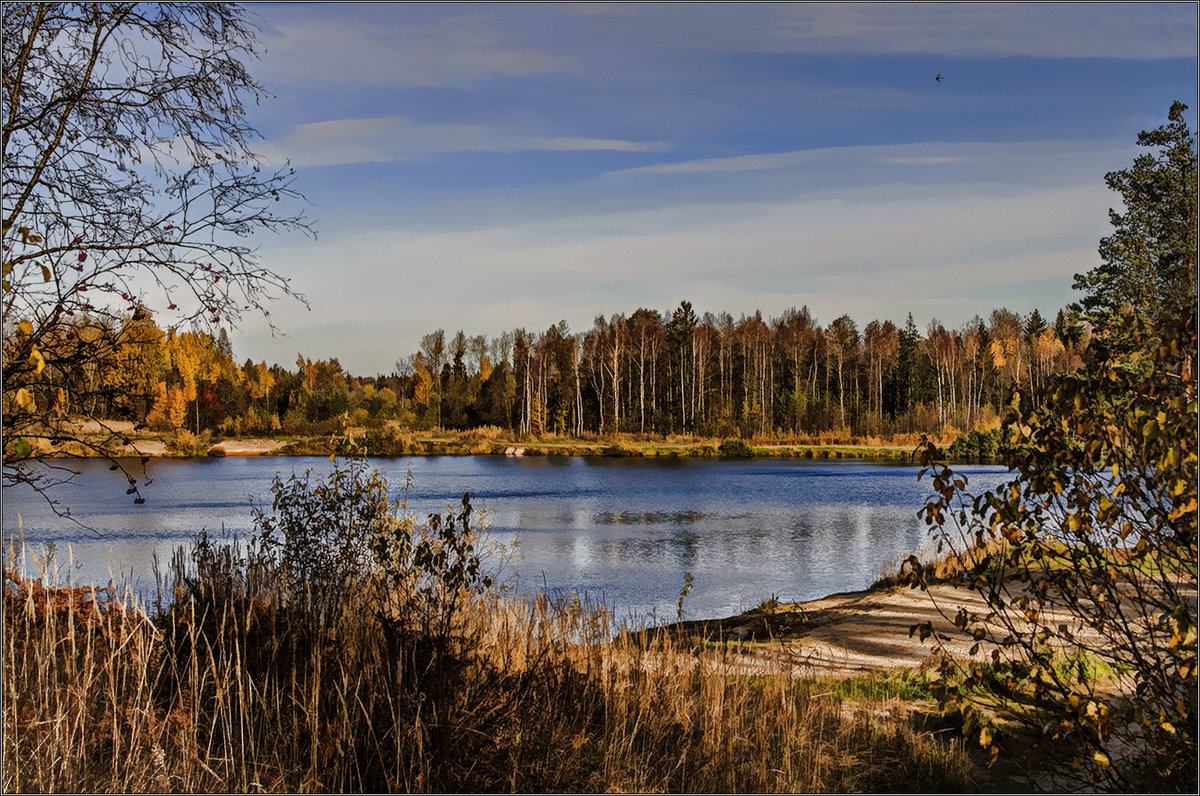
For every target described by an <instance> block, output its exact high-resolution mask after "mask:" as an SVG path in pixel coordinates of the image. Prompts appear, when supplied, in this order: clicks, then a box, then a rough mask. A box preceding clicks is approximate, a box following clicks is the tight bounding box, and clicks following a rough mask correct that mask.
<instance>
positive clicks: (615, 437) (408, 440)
mask: <svg viewBox="0 0 1200 796" xmlns="http://www.w3.org/2000/svg"><path fill="white" fill-rule="evenodd" d="M73 433H74V434H75V435H76V436H77V437H79V438H81V439H83V440H85V441H86V443H87V444H80V443H78V442H75V443H67V444H65V445H62V446H57V447H54V446H50V445H49V444H48V443H45V442H44V441H39V446H38V449H39V452H41V453H44V454H45V455H47V456H50V457H52V456H55V455H58V456H70V457H89V456H97V455H104V454H105V453H107V454H111V455H117V456H121V455H148V456H152V457H157V456H203V455H206V454H207V455H212V456H221V455H285V456H286V455H293V456H300V455H321V456H328V455H330V454H332V453H335V452H345V451H346V450H347V443H349V444H350V445H351V446H352V448H353V450H355V451H357V452H359V453H362V454H365V455H368V456H460V455H473V456H504V455H509V456H514V455H515V456H629V457H675V458H680V457H683V458H706V459H720V458H748V457H764V458H791V459H813V460H830V459H834V460H837V459H868V460H881V461H913V452H914V450H915V449H916V447H917V445H918V444H919V443H920V441H921V435H919V434H908V435H900V436H895V437H890V438H878V437H861V438H860V437H853V436H850V435H848V434H841V435H839V434H825V435H812V436H807V435H801V436H796V435H792V436H789V437H778V438H776V437H761V438H753V439H749V440H742V439H725V438H718V437H701V436H692V435H638V434H606V435H589V436H585V437H582V438H570V437H558V436H554V435H545V436H530V435H524V436H521V435H515V434H513V433H511V432H509V431H506V430H503V429H499V428H496V427H494V426H490V427H485V428H478V429H470V430H466V431H450V430H414V429H408V428H403V427H400V426H398V425H396V424H388V425H384V426H381V427H376V428H348V429H343V430H341V431H338V432H337V433H330V434H321V435H290V436H289V435H278V436H274V437H269V438H260V437H243V438H237V437H223V436H220V435H214V434H212V433H211V432H207V431H206V432H203V433H201V434H199V435H196V434H193V433H191V432H190V431H187V430H182V431H180V432H178V433H174V434H159V433H150V432H148V431H146V430H144V429H136V428H135V427H134V425H133V424H132V423H127V422H121V421H113V422H112V423H110V424H108V427H106V428H101V427H100V426H99V425H98V424H95V423H93V424H91V425H90V426H89V427H86V428H84V427H80V428H75V429H73ZM950 441H951V439H950V438H948V439H946V440H936V442H937V443H938V444H939V445H943V446H945V445H948V444H949V442H950Z"/></svg>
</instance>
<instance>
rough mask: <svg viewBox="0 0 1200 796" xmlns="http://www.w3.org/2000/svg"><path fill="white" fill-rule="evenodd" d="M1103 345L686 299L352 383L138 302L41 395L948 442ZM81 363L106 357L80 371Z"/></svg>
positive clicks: (1072, 327) (990, 325) (519, 334)
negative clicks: (185, 327)
mask: <svg viewBox="0 0 1200 796" xmlns="http://www.w3.org/2000/svg"><path fill="white" fill-rule="evenodd" d="M1089 339H1090V327H1089V326H1088V325H1087V324H1086V323H1085V322H1084V321H1082V320H1081V318H1080V316H1079V314H1078V313H1077V312H1075V311H1074V310H1072V309H1071V308H1066V309H1064V310H1060V311H1059V312H1058V313H1057V316H1056V317H1055V318H1054V319H1053V321H1052V322H1048V321H1047V320H1046V319H1045V318H1043V316H1042V315H1041V314H1040V312H1038V311H1037V310H1035V311H1034V312H1032V313H1031V314H1029V315H1028V316H1025V317H1022V316H1021V315H1019V314H1017V313H1014V312H1012V311H1010V310H1008V309H997V310H994V311H993V312H992V313H991V314H990V317H989V318H987V319H986V320H984V319H981V318H979V317H976V318H974V319H973V320H971V321H970V322H968V323H966V324H964V325H962V326H961V327H959V328H956V329H947V328H946V327H945V326H943V325H942V324H941V323H940V322H938V321H937V320H934V321H931V322H930V323H929V324H928V326H927V327H926V328H925V329H924V330H922V329H920V328H919V327H918V326H917V325H916V324H915V323H914V321H913V318H912V316H911V314H910V315H909V316H908V318H907V321H906V322H905V323H904V324H903V325H899V326H898V325H896V324H895V323H893V322H892V321H890V320H889V321H878V320H872V321H871V322H869V323H867V324H866V325H865V326H862V327H861V328H860V327H859V325H858V324H856V323H855V321H854V320H853V319H851V318H850V317H849V316H847V315H843V316H841V317H839V318H836V319H834V320H833V321H832V322H830V323H828V324H826V325H822V324H821V323H819V322H818V320H817V319H816V318H814V317H813V316H812V314H811V313H810V312H809V310H808V308H807V307H804V308H801V309H800V310H795V309H791V310H788V311H786V312H784V313H783V314H782V315H780V316H779V317H775V318H770V319H766V318H764V317H763V316H762V314H761V313H755V314H754V315H752V316H742V317H741V318H740V319H738V320H736V321H735V320H734V318H733V317H732V316H731V315H730V314H728V313H720V314H713V313H704V314H703V315H699V314H697V312H696V311H695V310H694V309H693V307H692V305H691V304H690V303H689V302H687V301H683V302H681V303H680V305H679V307H678V308H676V309H675V310H673V311H670V312H667V313H660V312H658V311H655V310H648V309H638V310H637V311H635V312H633V313H632V314H630V315H628V316H626V315H621V314H617V315H613V316H611V317H609V318H605V317H604V316H597V317H596V319H595V322H594V324H593V326H592V328H590V329H588V330H586V331H584V332H581V333H573V332H572V331H571V330H570V329H569V328H568V325H567V323H566V322H565V321H562V322H559V323H558V324H556V325H554V326H551V327H550V328H548V329H546V330H545V331H543V332H540V333H539V332H530V331H527V330H525V329H514V330H512V331H508V332H505V333H503V334H501V335H499V336H498V337H493V338H490V339H489V338H488V337H487V336H484V335H475V336H471V335H469V334H466V333H465V332H463V331H457V332H455V333H453V334H448V333H446V332H445V331H444V330H441V329H439V330H437V331H434V332H432V333H430V334H427V335H425V336H424V337H423V338H422V340H421V342H420V348H419V350H418V351H416V352H413V353H411V354H410V355H407V356H403V357H401V358H400V359H399V360H398V361H397V363H396V368H395V370H394V372H392V373H391V374H387V375H384V374H376V375H355V374H349V373H347V372H345V371H344V370H343V368H342V366H341V365H340V364H339V362H338V360H337V359H336V358H331V359H328V360H313V359H310V358H308V357H305V356H304V355H303V354H300V355H299V356H298V357H297V359H296V362H295V366H294V368H291V369H289V368H287V367H284V366H281V365H278V364H272V365H268V364H267V363H265V362H259V363H255V362H253V361H250V360H246V361H244V362H242V363H240V364H239V362H238V358H237V356H236V354H235V352H234V350H233V348H232V346H231V343H230V341H229V337H228V334H227V333H226V331H225V330H224V329H221V330H219V331H218V333H217V335H216V336H215V337H214V336H213V335H211V334H208V333H205V332H177V331H174V330H169V331H164V330H163V329H161V328H159V327H158V326H157V325H156V324H155V323H154V320H153V318H152V316H151V315H150V314H149V313H148V312H146V311H134V312H133V313H131V314H129V315H127V316H126V317H125V318H124V320H123V321H121V322H119V323H112V322H109V323H102V322H96V321H92V320H89V319H86V318H84V319H80V320H77V321H75V322H74V323H72V324H69V325H65V326H63V327H62V331H61V333H60V334H59V335H58V336H57V339H55V340H53V341H50V340H47V341H46V342H47V344H46V345H44V346H43V348H42V352H43V356H44V357H45V361H46V366H47V367H46V372H45V373H44V376H47V377H48V378H44V379H43V380H42V381H41V383H40V384H39V386H38V389H39V390H41V391H42V392H43V393H44V395H42V396H39V401H38V403H39V405H41V406H46V407H50V411H51V413H52V414H53V415H57V416H59V417H66V416H70V415H75V414H77V413H86V414H88V415H90V416H93V417H107V418H111V419H114V420H127V421H134V422H136V423H138V424H139V426H147V427H149V428H150V429H153V430H155V431H159V432H166V433H171V432H175V433H179V432H187V433H190V434H202V433H204V432H206V431H207V432H211V433H213V434H217V435H227V436H239V435H273V434H284V435H306V434H308V435H314V434H327V433H331V432H334V431H337V430H338V429H339V428H340V429H345V428H348V427H361V428H380V427H384V426H389V427H392V428H407V429H430V428H446V429H469V428H475V427H479V426H494V427H497V428H500V429H505V430H508V431H510V432H512V433H514V434H519V435H523V436H534V437H537V436H545V435H555V436H570V437H581V436H584V435H589V434H596V433H599V434H611V433H614V432H620V433H633V434H696V435H705V436H717V437H720V436H724V437H743V438H760V439H772V438H780V439H782V438H793V437H796V436H797V435H813V434H828V433H835V434H840V435H841V436H843V437H845V436H851V437H858V438H868V437H874V438H880V439H885V438H888V437H891V436H893V435H896V434H911V433H937V434H939V435H941V436H943V437H945V436H947V435H950V436H952V435H953V434H954V433H955V432H963V431H969V430H971V429H974V428H980V427H982V428H990V427H995V426H996V425H997V424H998V417H999V416H1001V415H1002V414H1003V407H1002V406H1001V402H1002V401H1003V400H1004V396H1006V395H1007V394H1008V392H1009V390H1010V389H1011V388H1012V387H1017V388H1019V389H1021V390H1026V391H1031V390H1032V391H1036V389H1037V388H1038V386H1039V385H1040V384H1042V383H1043V381H1044V380H1045V379H1046V378H1047V377H1049V376H1051V375H1053V374H1056V373H1061V372H1064V371H1069V370H1073V369H1076V368H1077V367H1079V366H1080V365H1081V364H1082V362H1083V359H1084V358H1085V357H1086V356H1087V354H1088V344H1089ZM80 349H88V352H87V353H88V356H86V357H81V356H80V354H81V350H80ZM79 361H88V362H89V363H95V366H94V367H90V368H88V369H84V370H80V369H79V368H77V367H71V364H72V363H77V362H79ZM60 363H61V366H60ZM68 396H71V398H68ZM72 401H73V402H75V403H77V404H79V403H81V402H86V405H74V406H72V405H67V404H68V403H70V402H72Z"/></svg>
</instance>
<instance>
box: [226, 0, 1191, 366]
mask: <svg viewBox="0 0 1200 796" xmlns="http://www.w3.org/2000/svg"><path fill="white" fill-rule="evenodd" d="M251 8H252V10H253V11H254V12H255V13H256V14H258V15H259V17H260V19H259V20H258V21H259V24H260V25H261V27H262V36H261V43H262V44H263V46H264V48H265V52H264V53H263V55H262V59H261V60H260V61H259V62H257V63H255V64H253V65H252V69H253V72H254V74H255V76H256V77H257V78H258V79H259V80H260V81H261V82H262V83H263V84H264V85H265V86H266V88H267V89H268V90H270V91H272V92H273V93H274V94H275V95H276V96H275V99H273V100H270V101H267V102H264V103H263V104H262V105H261V106H259V107H256V108H254V109H253V110H252V111H251V115H250V120H251V122H252V123H253V124H254V125H255V126H256V127H257V128H258V129H259V130H260V131H261V132H262V134H263V136H264V140H263V141H262V142H261V144H260V146H259V147H258V149H259V151H260V152H261V153H262V154H263V155H264V156H265V157H266V158H268V159H269V160H270V161H272V162H283V161H284V160H289V161H290V162H291V163H292V164H293V165H294V166H295V167H296V170H297V174H298V181H297V187H298V188H299V189H300V190H301V191H302V192H303V193H304V194H305V195H306V196H307V198H308V200H309V202H310V204H311V206H310V207H309V208H308V213H309V215H310V216H311V217H312V218H313V220H314V222H315V226H316V228H317V231H318V239H317V240H316V241H312V240H311V239H308V238H304V237H301V236H283V237H280V236H271V235H266V236H261V237H259V238H258V239H257V240H256V241H255V243H256V244H258V245H260V247H261V248H260V254H261V257H262V259H263V261H264V263H265V264H266V265H267V266H268V267H270V268H272V269H273V270H276V271H279V272H280V273H283V274H286V275H288V276H289V277H291V278H292V280H293V286H294V287H295V288H296V289H297V290H299V291H300V292H302V293H305V294H306V295H307V296H308V298H309V301H310V304H311V309H310V310H305V309H304V307H303V306H302V305H300V304H298V303H294V302H280V303H278V304H276V305H274V306H273V307H272V317H273V319H274V320H275V322H276V324H277V325H278V326H279V327H280V328H281V329H282V331H283V332H284V333H285V334H286V335H287V336H286V337H272V336H271V335H270V333H269V332H268V330H267V328H266V325H265V323H261V322H256V321H254V320H250V321H247V322H244V323H243V325H242V327H241V328H240V329H239V330H238V331H237V332H236V333H235V334H234V336H233V342H234V347H235V352H236V353H237V355H238V356H239V357H252V358H254V359H255V360H261V359H266V360H267V361H269V362H281V363H283V364H287V365H291V364H292V363H294V361H295V357H296V353H297V352H302V353H303V354H304V355H305V356H309V357H312V358H327V357H338V358H339V360H340V361H341V363H342V365H343V366H344V367H346V369H347V370H349V371H350V372H352V373H355V374H358V375H374V374H376V373H381V372H382V373H387V372H390V371H391V370H392V368H393V363H395V361H396V360H397V359H399V358H401V357H403V356H406V355H408V354H410V353H412V352H413V351H415V350H417V347H418V344H419V340H420V337H421V336H422V335H423V334H426V333H428V332H430V331H433V330H434V329H438V328H443V329H446V330H447V332H449V333H453V332H454V331H456V330H458V329H463V330H464V331H466V332H467V333H468V334H486V335H488V336H494V335H497V334H499V333H500V332H502V331H504V330H506V329H512V328H514V327H518V326H521V327H525V328H527V329H529V330H531V331H542V330H544V329H546V328H547V327H548V326H550V325H551V324H553V323H556V322H557V321H558V320H560V319H565V320H567V322H568V323H569V324H570V326H571V328H572V330H574V331H583V330H585V329H587V328H588V327H590V326H591V324H592V320H593V318H594V317H595V316H596V315H597V314H600V313H603V314H605V315H611V314H613V313H618V312H621V313H626V314H629V313H632V312H633V311H634V310H636V309H637V308H638V307H641V306H645V307H650V308H655V309H659V310H663V311H666V310H669V309H672V308H674V307H675V306H677V305H678V304H679V301H680V300H681V299H688V300H690V301H691V302H692V303H693V304H694V305H695V307H696V309H697V311H699V312H700V313H703V312H705V311H712V312H721V311H727V312H730V313H732V314H733V315H734V318H735V319H736V318H737V317H738V316H739V315H741V314H742V313H748V314H749V313H753V312H754V311H755V310H761V311H762V312H763V313H764V315H767V316H774V315H778V314H779V313H781V312H782V311H784V310H786V309H787V308H789V307H792V306H796V307H799V306H801V305H807V306H808V307H809V308H810V310H811V311H812V312H813V314H814V315H815V316H816V318H817V320H818V322H820V323H828V322H830V321H832V320H833V319H834V318H835V317H837V316H838V315H841V314H842V313H848V314H849V315H850V316H851V317H852V318H854V319H855V320H856V321H857V322H858V323H859V325H860V327H861V326H862V325H865V324H866V323H867V322H868V321H870V320H872V319H876V318H878V319H881V320H882V319H891V320H893V321H896V322H903V320H904V318H905V317H906V315H907V314H908V313H909V312H912V313H913V316H914V319H915V320H916V322H917V324H918V325H919V326H920V327H922V328H924V327H925V325H926V324H927V323H928V322H929V320H930V319H932V318H938V319H940V320H941V321H942V322H943V323H945V324H946V325H948V326H958V325H960V324H962V323H964V322H965V321H967V320H969V319H970V318H971V317H972V316H974V315H975V314H980V315H983V316H985V317H986V315H987V314H988V313H989V312H990V311H991V310H992V309H993V308H995V307H998V306H1007V307H1009V308H1010V309H1013V310H1016V311H1019V312H1022V313H1027V312H1029V311H1031V310H1032V309H1034V308H1035V307H1037V308H1039V309H1040V310H1041V311H1042V312H1043V314H1050V315H1053V313H1054V312H1055V311H1057V309H1058V308H1060V307H1061V306H1063V305H1064V304H1066V303H1068V302H1069V301H1072V300H1074V299H1075V298H1077V295H1076V294H1075V293H1074V291H1072V290H1071V287H1070V285H1071V281H1072V275H1073V274H1075V273H1077V272H1080V271H1084V270H1087V269H1089V268H1091V267H1093V266H1094V265H1096V264H1097V262H1098V260H1097V255H1096V246H1097V243H1098V242H1099V239H1100V238H1101V237H1102V236H1104V235H1105V234H1107V232H1108V230H1109V225H1108V216H1107V211H1108V208H1109V207H1112V206H1114V205H1116V204H1117V202H1118V197H1117V196H1116V194H1113V193H1112V192H1110V191H1109V190H1108V189H1107V188H1106V187H1105V185H1104V174H1105V172H1107V171H1110V170H1113V169H1118V168H1123V167H1125V166H1127V165H1128V164H1129V163H1131V162H1132V159H1133V157H1134V156H1135V155H1136V154H1137V153H1138V147H1137V146H1136V145H1135V141H1136V137H1137V133H1138V131H1140V130H1143V129H1148V128H1152V127H1156V126H1158V125H1159V124H1161V123H1163V122H1164V121H1165V118H1166V111H1167V108H1168V107H1169V106H1170V104H1171V102H1172V101H1173V100H1175V99H1180V100H1182V101H1184V102H1186V103H1187V104H1188V105H1189V106H1191V110H1190V111H1189V114H1190V117H1191V120H1190V126H1191V127H1192V129H1195V128H1196V121H1195V120H1196V113H1195V109H1196V106H1197V101H1196V94H1197V27H1196V20H1197V5H1196V4H1195V3H1161V4H1155V3H1136V4H1135V3H1129V4H1123V3H1049V4H1024V3H1022V4H981V3H963V4H936V3H934V4H893V3H888V4H853V3H832V4H795V5H789V4H775V3H771V4H761V5H759V4H746V3H734V4H696V5H691V4H633V5H615V4H579V3H576V4H568V5H563V6H558V5H553V4H546V5H543V4H528V3H521V4H482V5H477V4H441V3H439V4H389V3H375V4H367V3H363V4H357V3H336V4H321V3H311V4H288V3H279V4H274V3H272V4H258V5H252V6H251ZM939 73H940V74H942V75H943V80H942V82H940V83H939V82H936V81H935V79H934V77H935V75H937V74H939Z"/></svg>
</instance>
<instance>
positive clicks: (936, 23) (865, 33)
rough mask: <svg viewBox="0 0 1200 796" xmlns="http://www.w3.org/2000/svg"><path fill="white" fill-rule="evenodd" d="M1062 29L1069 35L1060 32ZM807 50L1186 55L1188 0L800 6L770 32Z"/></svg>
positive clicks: (1192, 49) (1192, 42)
mask: <svg viewBox="0 0 1200 796" xmlns="http://www.w3.org/2000/svg"><path fill="white" fill-rule="evenodd" d="M1065 29H1069V30H1070V31H1071V35H1070V36H1066V37H1064V36H1063V35H1062V33H1063V31H1064V30H1065ZM775 35H776V37H777V38H778V39H779V40H782V41H786V42H788V43H789V46H790V48H791V49H794V50H797V51H802V52H809V53H829V52H860V53H871V54H880V53H927V54H941V55H952V56H962V57H967V58H980V57H984V58H987V57H997V56H1001V57H1002V56H1011V55H1022V56H1035V57H1054V58H1131V59H1141V58H1188V57H1194V56H1195V54H1196V8H1195V5H1194V4H1191V3H1102V4H1097V3H800V4H793V5H788V6H786V7H783V8H781V9H780V18H779V24H778V25H777V26H776V28H775Z"/></svg>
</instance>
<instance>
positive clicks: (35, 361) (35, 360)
mask: <svg viewBox="0 0 1200 796" xmlns="http://www.w3.org/2000/svg"><path fill="white" fill-rule="evenodd" d="M29 364H31V365H33V372H34V373H38V374H40V373H41V372H42V371H43V370H45V369H46V358H45V357H43V356H42V352H41V351H38V349H37V346H34V347H33V351H31V352H30V354H29Z"/></svg>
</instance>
